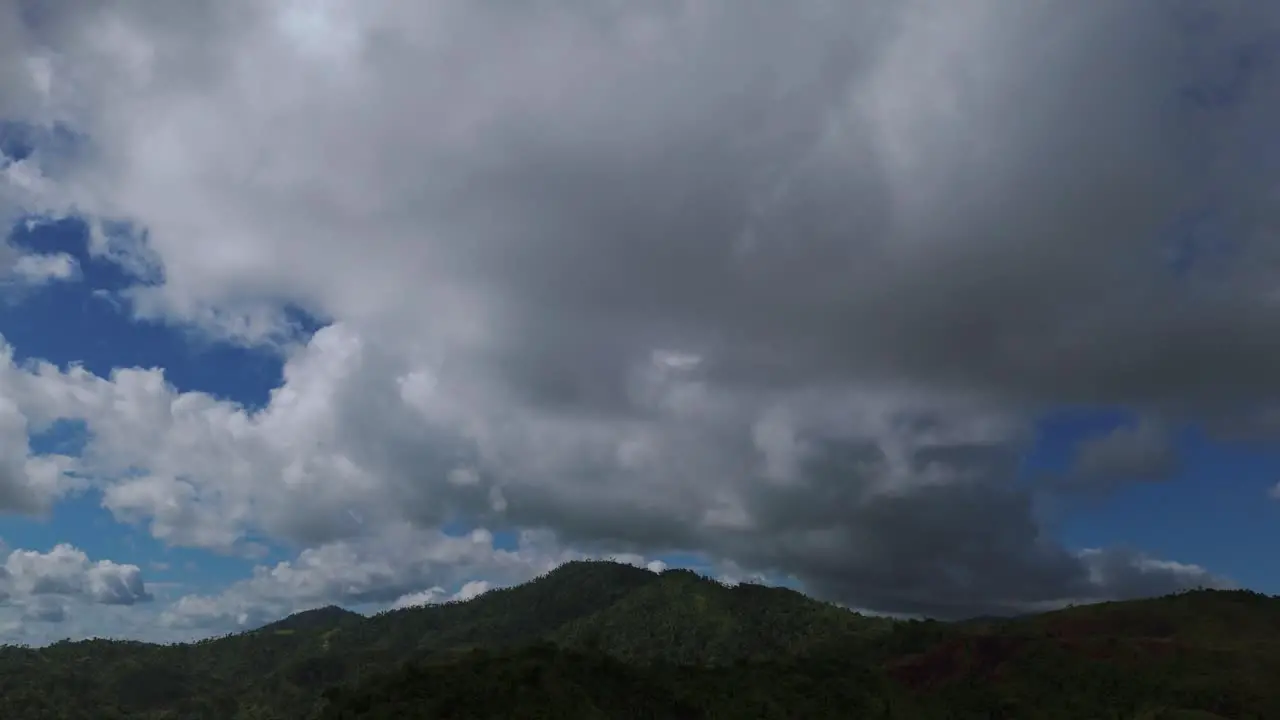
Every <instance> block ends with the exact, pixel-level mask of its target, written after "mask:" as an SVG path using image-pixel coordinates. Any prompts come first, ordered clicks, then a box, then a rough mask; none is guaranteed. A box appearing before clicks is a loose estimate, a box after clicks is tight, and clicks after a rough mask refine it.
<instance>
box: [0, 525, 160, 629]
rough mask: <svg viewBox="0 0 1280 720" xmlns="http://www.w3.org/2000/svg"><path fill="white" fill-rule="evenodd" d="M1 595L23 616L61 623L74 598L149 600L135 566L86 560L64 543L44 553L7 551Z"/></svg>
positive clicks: (0, 570) (127, 601)
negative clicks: (15, 606)
mask: <svg viewBox="0 0 1280 720" xmlns="http://www.w3.org/2000/svg"><path fill="white" fill-rule="evenodd" d="M0 596H2V597H3V598H4V600H5V602H6V603H8V604H12V605H17V606H19V607H21V608H22V610H23V616H24V617H25V618H28V619H34V620H41V621H44V622H61V621H62V620H63V619H65V618H66V613H67V605H68V603H70V602H74V601H79V602H87V603H96V604H101V605H133V604H135V603H140V602H146V601H149V600H151V599H152V595H151V593H150V592H148V591H147V587H146V584H145V583H144V582H143V578H142V571H141V570H140V569H139V568H138V566H136V565H122V564H119V563H115V562H112V561H111V560H97V561H91V560H90V559H89V556H88V555H86V554H85V553H84V551H83V550H80V549H78V548H75V547H72V546H71V545H67V544H60V545H56V546H54V547H53V549H52V550H50V551H49V552H47V553H42V552H39V551H36V550H14V551H12V552H10V553H9V554H8V557H6V558H5V561H4V564H3V565H2V566H0Z"/></svg>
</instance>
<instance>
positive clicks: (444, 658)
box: [0, 562, 1280, 720]
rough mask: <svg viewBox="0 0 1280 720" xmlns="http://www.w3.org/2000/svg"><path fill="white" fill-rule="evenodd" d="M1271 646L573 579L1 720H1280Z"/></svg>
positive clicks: (1208, 624)
mask: <svg viewBox="0 0 1280 720" xmlns="http://www.w3.org/2000/svg"><path fill="white" fill-rule="evenodd" d="M1278 631H1280V600H1277V599H1275V598H1270V597H1267V596H1263V595H1258V594H1256V593H1248V592H1241V591H1196V592H1188V593H1181V594H1178V595H1173V596H1168V597H1164V598H1157V599H1152V600H1142V601H1133V602H1123V603H1104V604H1098V605H1089V606H1081V607H1075V608H1069V609H1065V610H1060V611H1057V612H1052V613H1045V614H1042V615H1033V616H1026V617H1021V618H1013V619H1001V620H990V619H988V620H981V621H975V622H965V623H941V622H933V621H899V620H890V619H886V618H879V617H867V616H863V615H859V614H857V613H854V612H850V611H848V610H845V609H842V608H839V607H836V606H834V605H830V604H828V603H824V602H820V601H817V600H814V599H812V598H809V597H806V596H805V595H803V594H801V593H798V592H795V591H793V590H788V589H784V588H771V587H764V586H759V585H738V586H734V587H727V586H724V585H721V584H719V583H717V582H714V581H712V580H708V579H706V578H703V577H700V576H698V575H696V574H694V573H692V572H689V571H680V570H673V571H666V572H662V573H653V572H650V571H647V570H642V569H639V568H635V567H631V566H629V565H623V564H619V563H612V562H573V563H568V564H566V565H563V566H561V567H559V568H557V569H556V570H553V571H551V572H550V573H547V574H546V575H543V576H541V577H539V578H536V579H534V580H532V581H530V582H528V583H525V584H523V585H519V586H516V587H511V588H504V589H499V590H493V591H490V592H487V593H484V594H483V595H481V596H479V597H477V598H474V599H472V600H469V601H466V602H451V603H445V604H442V605H431V606H424V607H414V608H407V609H403V610H396V611H391V612H385V613H380V614H378V615H375V616H373V617H364V616H361V615H358V614H356V613H352V612H350V611H347V610H344V609H341V608H337V607H327V608H319V609H316V610H310V611H307V612H302V613H298V614H295V615H292V616H290V617H288V618H285V619H283V620H280V621H278V622H274V623H271V624H269V625H266V626H263V627H261V628H258V629H256V630H253V631H249V632H245V633H241V634H238V635H231V636H226V637H222V638H217V639H213V640H207V641H202V642H199V643H193V644H183V645H173V646H157V645H148V644H145V643H136V642H134V643H127V642H110V641H102V640H95V641H86V642H75V643H72V642H63V643H58V644H55V645H53V646H50V647H47V648H41V649H38V650H36V649H27V648H14V647H9V648H2V649H0V717H3V718H5V719H6V720H9V719H11V718H12V719H14V720H21V719H22V718H28V717H30V718H37V717H39V718H93V719H94V720H110V719H111V718H151V719H158V718H174V719H177V718H182V719H184V720H185V719H188V718H190V719H198V718H217V719H218V720H224V719H231V720H235V719H236V718H241V719H249V718H253V719H255V720H263V719H269V718H289V719H297V718H302V719H304V720H305V719H306V718H323V719H324V720H338V719H339V718H363V719H366V720H369V719H374V718H393V717H394V718H409V719H412V718H472V717H475V718H497V717H519V718H538V717H548V718H551V717H555V718H577V717H582V718H638V717H645V718H721V717H723V718H743V717H751V718H774V717H776V718H823V717H840V718H845V717H859V718H913V719H915V718H921V719H924V720H928V719H929V718H952V717H955V718H978V717H981V718H990V717H1008V718H1091V717H1105V718H1121V719H1123V720H1159V719H1160V718H1182V719H1183V720H1188V719H1194V718H1199V719H1200V720H1204V719H1205V718H1215V717H1223V718H1226V717H1230V718H1236V717H1256V718H1280V684H1276V683H1274V682H1273V678H1275V677H1277V676H1278V675H1277V673H1280V639H1278V638H1280V632H1278ZM514 708H519V711H518V712H516V711H515V710H514ZM513 713H514V714H513Z"/></svg>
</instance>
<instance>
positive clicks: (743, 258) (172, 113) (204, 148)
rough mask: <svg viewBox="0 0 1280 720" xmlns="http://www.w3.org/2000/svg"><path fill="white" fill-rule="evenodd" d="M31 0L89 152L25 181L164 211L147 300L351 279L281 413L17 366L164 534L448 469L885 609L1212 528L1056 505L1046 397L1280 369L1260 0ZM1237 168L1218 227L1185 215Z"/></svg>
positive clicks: (1201, 388) (396, 491)
mask: <svg viewBox="0 0 1280 720" xmlns="http://www.w3.org/2000/svg"><path fill="white" fill-rule="evenodd" d="M32 7H34V6H31V7H28V5H27V4H25V3H24V4H22V9H23V10H24V12H25V14H22V13H19V14H15V13H14V8H15V6H14V5H13V4H12V3H9V4H7V5H4V8H5V10H7V11H9V15H8V16H7V18H8V19H7V22H6V23H4V24H3V25H4V32H6V33H9V35H8V36H6V37H9V38H10V39H12V41H13V43H12V45H6V48H8V49H6V50H5V52H10V53H19V54H21V55H23V58H24V59H30V58H34V57H38V58H46V59H48V60H49V62H50V63H51V67H52V68H53V80H52V81H51V85H50V87H49V89H48V92H43V91H41V92H36V90H37V89H38V88H36V85H37V84H38V83H36V81H35V78H36V75H32V74H30V73H27V74H25V75H24V74H23V73H21V72H18V71H14V70H8V71H7V72H8V73H9V75H7V76H5V79H3V80H0V83H3V84H0V108H8V107H12V106H17V105H19V104H21V103H22V102H27V101H30V99H31V98H33V97H38V98H42V100H40V101H39V102H38V103H37V105H38V107H39V112H38V113H37V112H35V111H32V114H33V115H43V116H45V117H57V118H59V119H62V120H64V121H65V122H68V123H69V124H71V125H73V126H74V127H76V128H78V129H79V130H81V131H83V132H84V133H85V134H86V135H87V136H88V137H89V138H91V139H92V142H93V144H94V153H92V154H90V156H86V157H85V158H84V159H82V160H81V161H79V162H78V163H76V164H73V165H71V166H70V167H68V168H63V169H61V170H60V171H59V173H58V174H56V175H57V177H53V174H51V176H50V178H49V184H50V187H51V189H49V190H47V191H41V192H40V193H37V194H34V195H33V194H32V193H30V192H25V191H24V192H18V191H17V190H15V189H13V188H9V189H7V190H5V189H0V196H2V197H4V198H6V201H7V202H9V203H19V202H20V203H22V204H24V206H26V207H32V206H37V205H41V203H43V205H42V207H44V208H45V209H51V208H55V209H56V208H60V207H69V206H72V205H74V207H76V208H78V209H80V210H81V211H83V212H85V213H88V214H91V215H94V216H97V217H101V218H127V219H129V220H131V221H134V222H136V223H137V224H138V225H139V226H140V227H145V228H147V240H148V247H147V252H148V253H152V254H153V256H154V261H155V262H159V263H161V264H162V265H163V268H164V278H165V282H164V283H163V284H161V285H158V286H150V287H146V288H141V289H138V290H136V291H135V292H134V293H132V294H131V296H130V298H131V300H132V302H133V303H134V307H135V309H136V310H138V312H140V313H143V314H145V315H148V316H157V317H163V318H167V319H169V320H171V321H173V322H179V323H182V322H186V323H192V324H195V325H197V326H199V327H203V328H204V329H206V330H209V331H210V332H214V333H215V334H218V335H221V336H239V337H240V338H241V339H242V340H245V341H249V342H252V341H257V340H261V339H263V338H275V337H279V336H280V334H281V333H279V332H277V331H278V330H280V328H278V327H274V324H275V323H277V322H278V321H279V320H280V318H282V317H283V313H282V312H281V308H282V306H283V303H285V302H292V303H296V304H298V305H301V306H303V307H306V308H308V309H311V310H313V311H315V312H316V313H318V314H320V315H323V316H325V317H328V318H333V319H334V320H335V324H334V325H333V326H331V327H330V328H328V329H327V330H326V331H324V332H322V333H321V334H319V335H317V337H316V338H314V339H313V340H312V342H311V344H310V345H308V346H307V347H302V348H297V349H289V350H288V352H289V353H290V364H289V372H288V373H286V382H285V385H284V387H283V388H282V389H281V390H280V392H278V393H277V395H276V397H275V398H273V400H272V405H271V406H270V407H269V408H268V409H267V410H266V411H263V412H262V413H259V414H251V413H248V412H246V411H244V410H243V409H242V408H237V407H235V406H232V405H229V404H227V403H220V402H218V401H217V400H215V399H212V398H205V397H199V396H194V395H186V396H179V395H176V394H175V393H173V392H172V390H171V389H168V388H165V387H164V386H163V382H161V381H160V380H158V379H157V376H156V375H155V374H147V373H141V372H139V373H134V374H121V375H119V376H114V377H112V378H88V377H85V376H84V375H83V374H82V375H74V374H71V373H55V372H52V371H48V370H47V369H46V371H45V372H43V374H38V377H35V378H34V379H31V378H27V377H26V376H20V375H18V374H15V375H14V377H15V378H17V379H15V380H14V385H13V387H14V388H15V390H14V391H13V392H14V394H15V395H21V403H20V404H21V406H22V409H23V411H24V412H26V413H29V414H32V415H33V416H35V415H39V414H45V415H50V414H51V415H70V416H76V417H83V418H86V419H87V421H88V423H89V425H90V429H91V431H92V432H93V434H94V440H93V441H92V443H91V451H92V453H91V454H92V462H93V463H96V464H97V469H99V470H101V471H102V474H103V476H104V477H110V476H111V474H110V472H109V471H110V470H117V471H118V470H119V469H121V468H127V467H136V468H147V469H148V470H149V471H150V474H149V475H147V476H145V477H141V478H138V477H134V478H129V479H125V480H121V481H119V482H114V483H106V484H107V485H109V486H108V487H106V488H105V493H106V497H107V504H108V507H109V508H111V509H112V510H113V511H115V512H117V513H119V514H120V515H121V516H122V517H125V516H127V517H130V518H134V519H140V520H143V521H146V522H148V523H149V524H150V527H151V528H152V531H153V533H155V534H156V535H157V536H159V537H162V538H164V539H166V540H168V541H171V542H174V543H180V544H193V545H203V546H210V547H213V546H217V547H229V546H232V545H235V543H237V542H239V541H240V540H242V539H243V537H244V535H245V534H246V533H247V532H249V531H262V532H265V533H267V534H270V535H272V536H275V537H281V538H286V539H289V540H293V541H296V542H299V543H301V544H303V545H313V546H314V545H321V544H323V543H328V542H334V541H341V540H346V539H349V538H352V537H359V536H361V535H364V534H369V533H371V532H373V531H372V530H370V529H369V528H371V527H376V526H378V525H379V524H380V523H382V522H384V521H399V520H408V521H411V522H414V523H417V524H419V525H422V526H426V527H435V526H439V525H440V524H442V523H445V522H448V521H449V520H450V519H452V518H455V517H458V516H463V517H468V518H471V519H474V520H475V521H477V522H481V523H484V524H487V525H489V526H491V527H493V528H495V529H497V528H501V527H520V528H529V527H535V528H546V529H551V530H554V531H555V532H556V534H557V535H558V536H559V537H560V538H561V539H562V540H563V541H565V542H568V543H571V544H574V545H577V546H582V547H587V546H595V545H601V546H605V545H607V546H610V547H614V548H616V549H619V550H625V551H634V552H650V551H658V550H664V549H683V550H691V551H697V552H702V553H706V554H709V555H712V556H715V557H717V558H718V559H723V560H727V561H734V562H738V563H741V564H742V565H743V566H744V567H748V568H752V569H768V570H771V571H775V572H782V573H786V574H792V575H795V576H797V577H798V578H800V579H801V580H803V581H804V582H805V583H806V584H808V585H809V586H811V587H813V588H814V589H816V590H817V591H819V592H822V593H824V594H828V595H831V596H833V597H838V598H840V599H842V600H845V601H848V602H850V603H851V604H857V605H861V606H864V607H869V608H873V609H882V610H910V611H927V612H936V613H941V614H962V613H964V612H979V611H985V610H988V609H992V608H994V609H998V610H999V609H1006V610H1007V609H1011V608H1017V607H1026V606H1029V605H1033V604H1036V603H1042V602H1051V601H1054V600H1056V599H1063V598H1076V597H1085V596H1088V597H1094V596H1098V597H1101V596H1107V595H1109V594H1111V595H1115V594H1133V593H1140V592H1143V591H1144V589H1146V590H1150V591H1158V590H1160V589H1162V588H1166V587H1171V586H1173V585H1177V584H1179V583H1183V582H1190V581H1191V580H1192V579H1195V580H1196V581H1197V582H1198V581H1199V579H1198V578H1199V576H1196V578H1192V576H1193V575H1195V572H1200V571H1199V570H1196V571H1195V572H1192V571H1190V570H1187V569H1186V568H1183V567H1182V566H1173V565H1160V564H1159V563H1158V562H1157V561H1153V560H1150V559H1147V558H1145V557H1143V556H1140V555H1137V554H1133V553H1128V554H1124V553H1121V554H1103V555H1079V554H1076V553H1072V552H1069V551H1068V550H1067V549H1065V548H1064V547H1062V546H1061V544H1060V543H1058V542H1056V541H1055V540H1054V538H1052V537H1051V536H1049V535H1047V534H1046V532H1047V531H1046V530H1045V528H1043V527H1042V526H1041V524H1040V523H1038V522H1037V520H1036V518H1035V513H1034V512H1033V507H1034V497H1032V496H1031V495H1029V494H1028V493H1029V491H1028V490H1026V489H1025V488H1023V487H1022V486H1020V485H1018V484H1017V482H1016V462H1015V461H1016V458H1017V457H1018V456H1019V454H1020V453H1022V452H1024V451H1025V450H1026V447H1027V442H1028V440H1029V437H1028V435H1029V427H1030V421H1031V419H1032V418H1033V417H1034V415H1035V414H1036V413H1037V412H1039V411H1041V410H1043V409H1045V408H1048V407H1052V406H1055V405H1059V404H1071V405H1088V404H1100V405H1107V406H1129V407H1131V408H1133V409H1136V410H1139V411H1143V412H1151V413H1159V414H1161V415H1162V416H1165V417H1168V418H1171V421H1172V420H1177V421H1181V420H1213V421H1215V422H1217V421H1220V420H1221V421H1223V422H1226V421H1227V420H1230V419H1232V418H1235V417H1236V416H1238V415H1240V414H1241V413H1242V411H1244V410H1254V409H1256V406H1264V407H1265V406H1267V405H1272V404H1275V402H1276V399H1277V391H1280V386H1277V384H1276V379H1275V378H1276V375H1275V373H1274V372H1273V371H1272V368H1273V367H1274V366H1275V364H1276V362H1277V360H1280V345H1278V344H1277V343H1275V342H1272V341H1270V340H1268V338H1269V337H1271V336H1272V335H1273V333H1272V332H1271V328H1272V327H1273V326H1274V325H1275V323H1276V322H1277V321H1280V316H1278V315H1277V312H1280V311H1278V310H1277V307H1278V306H1277V305H1276V304H1275V303H1274V302H1272V301H1271V299H1270V294H1271V293H1272V292H1273V290H1272V286H1273V284H1274V267H1275V263H1274V259H1275V257H1276V252H1275V241H1274V237H1275V235H1274V229H1275V227H1276V224H1275V217H1274V214H1273V213H1274V210H1272V209H1271V203H1272V198H1273V196H1272V192H1273V188H1274V185H1275V180H1276V177H1275V171H1276V165H1275V162H1274V161H1275V159H1276V158H1271V157H1269V156H1268V155H1267V154H1266V152H1263V151H1260V150H1258V148H1261V147H1267V146H1268V145H1267V143H1265V142H1262V141H1263V140H1264V139H1266V138H1269V135H1270V133H1271V132H1272V128H1273V127H1274V126H1275V121H1276V120H1278V119H1280V117H1277V115H1278V113H1280V90H1277V89H1276V88H1280V83H1276V82H1273V81H1271V82H1268V80H1269V79H1270V80H1274V78H1271V77H1270V76H1271V75H1273V74H1274V70H1273V68H1271V67H1270V65H1269V64H1268V62H1266V58H1267V57H1269V56H1268V53H1269V52H1271V51H1270V50H1269V49H1268V48H1270V47H1272V46H1273V43H1272V44H1268V43H1271V42H1272V41H1271V38H1273V37H1274V36H1275V31H1276V30H1277V29H1278V28H1280V13H1278V12H1276V11H1274V10H1272V9H1269V8H1267V7H1266V6H1263V5H1260V4H1256V3H1247V2H1243V1H1237V0H1232V1H1229V2H1219V3H1209V2H1200V1H1198V0H1187V2H1183V3H1165V2H1157V1H1156V0H1139V1H1137V2H1129V3H1088V4H1081V3H1048V2H1032V3H1024V4H1021V5H1019V9H1018V10H1017V11H1016V12H1010V11H1009V10H1008V6H1007V4H1006V3H1000V2H995V1H994V0H991V1H988V0H981V1H979V2H969V3H964V4H963V5H961V4H957V3H952V2H943V1H942V0H912V1H910V2H860V3H833V2H822V1H820V0H813V1H812V2H799V3H788V4H779V3H773V2H764V1H763V0H760V1H756V0H750V1H747V2H742V1H738V2H700V3H693V2H678V1H675V0H672V1H671V2H661V3H646V4H642V5H637V4H626V5H608V4H605V5H596V4H583V3H575V2H563V3H551V2H543V3H525V4H520V5H513V4H502V3H475V2H454V1H450V0H436V1H433V2H422V3H390V2H385V3H384V2H361V3H355V2H351V3H331V4H329V5H327V6H326V7H329V8H330V9H329V10H327V11H326V10H323V9H313V12H312V14H310V15H308V16H305V17H303V16H298V15H289V14H288V12H286V11H285V10H283V9H281V8H280V7H278V6H269V5H263V4H261V3H253V2H217V3H214V2H196V3H189V4H187V5H184V8H183V11H182V12H177V11H156V10H155V8H154V7H153V5H152V4H150V3H139V2H130V1H128V0H117V1H116V2H112V3H105V4H96V3H59V4H57V5H56V6H55V5H48V6H45V5H43V4H42V5H41V6H40V7H41V9H40V10H39V12H38V13H37V12H35V11H34V10H33V9H32ZM326 12H328V13H330V14H329V15H326V14H325V13H326ZM13 48H19V49H16V50H15V49H13ZM1251 53H1252V55H1251ZM1249 57H1252V58H1253V60H1251V61H1247V58H1249ZM3 187H4V186H0V188H3ZM1205 208H1209V209H1210V210H1211V212H1210V213H1208V214H1209V215H1210V216H1212V217H1213V218H1217V222H1218V224H1220V225H1222V226H1223V227H1224V230H1223V232H1225V233H1227V234H1228V235H1229V236H1230V237H1231V238H1232V240H1233V244H1232V246H1231V249H1230V251H1229V252H1219V253H1214V252H1212V251H1211V250H1212V247H1211V245H1212V244H1211V243H1209V244H1208V245H1206V242H1207V241H1206V240H1205V238H1203V237H1198V236H1197V237H1192V238H1186V237H1183V235H1185V233H1182V231H1183V230H1184V229H1185V227H1186V226H1185V224H1182V223H1180V220H1181V219H1182V218H1184V217H1186V216H1188V215H1189V214H1190V213H1192V212H1193V211H1201V210H1204V209H1205ZM35 209H39V208H35ZM1180 233H1181V234H1180ZM1202 235H1203V233H1202ZM1175 250H1176V251H1177V252H1175ZM122 252H123V251H122ZM1179 254H1180V255H1181V256H1182V257H1184V258H1185V257H1186V256H1191V257H1192V258H1193V259H1194V262H1192V263H1190V265H1189V268H1184V267H1182V266H1181V265H1178V263H1175V262H1173V261H1172V260H1171V257H1173V256H1174V255H1179ZM118 255H119V259H121V260H122V261H125V260H127V258H125V257H124V255H127V253H124V255H120V254H119V253H118ZM285 334H287V333H285ZM15 372H16V371H15ZM67 388H75V390H74V391H72V390H69V389H67ZM108 398H111V400H110V401H108ZM126 399H127V400H128V401H130V402H134V401H136V402H137V405H129V404H128V403H126V402H125V400H126ZM126 405H127V406H128V407H137V408H139V409H140V410H139V412H137V413H133V414H125V413H121V412H119V410H118V408H120V407H124V406H126ZM143 408H145V409H147V410H146V411H145V412H144V411H142V410H141V409H143ZM1120 442H1121V441H1120V440H1117V441H1115V443H1117V444H1118V443H1120ZM1106 447H1107V446H1106V445H1104V446H1103V448H1104V449H1103V450H1096V451H1088V453H1093V454H1095V455H1099V456H1100V457H1102V459H1100V460H1097V461H1096V462H1097V463H1100V464H1101V465H1106V464H1107V463H1108V462H1109V461H1106V455H1107V453H1108V452H1110V451H1108V450H1106ZM1117 452H1118V451H1117ZM1088 453H1086V455H1088ZM1139 455H1140V456H1141V458H1139V459H1143V458H1145V459H1150V456H1149V455H1142V454H1141V453H1139ZM1133 459H1134V458H1133V457H1130V458H1128V460H1133ZM1112 460H1116V461H1117V462H1119V461H1120V460H1125V458H1122V457H1120V456H1119V455H1116V456H1115V457H1112ZM1128 460H1125V461H1126V462H1127V461H1128ZM1092 462H1095V461H1092V460H1090V461H1086V463H1085V464H1086V465H1088V464H1089V463H1092ZM1121 464H1123V463H1121ZM1132 469H1133V466H1131V467H1130V468H1129V470H1128V471H1132ZM450 478H467V479H468V481H467V482H454V481H451V480H450ZM357 518H363V520H359V519H357ZM1102 552H1104V553H1113V552H1116V553H1118V552H1119V551H1102ZM1099 558H1104V559H1105V561H1106V563H1107V564H1106V568H1107V570H1106V572H1099V571H1097V568H1098V567H1099V566H1098V563H1100V562H1103V561H1102V560H1100V559H1099ZM1124 568H1128V570H1125V569H1124ZM418 579H419V580H421V581H423V582H424V583H425V582H427V581H428V580H429V578H425V577H422V578H418ZM388 587H393V588H394V589H396V590H397V591H399V590H401V589H403V588H399V587H396V584H395V583H394V582H391V581H388ZM426 587H430V584H427V585H426ZM415 589H416V590H420V589H421V588H410V589H409V590H410V591H412V590H415Z"/></svg>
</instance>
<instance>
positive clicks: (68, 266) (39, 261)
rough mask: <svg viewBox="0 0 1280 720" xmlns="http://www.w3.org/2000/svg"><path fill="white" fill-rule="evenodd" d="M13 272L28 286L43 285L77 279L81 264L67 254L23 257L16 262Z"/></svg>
mask: <svg viewBox="0 0 1280 720" xmlns="http://www.w3.org/2000/svg"><path fill="white" fill-rule="evenodd" d="M12 272H13V274H14V275H15V276H17V277H18V278H19V279H20V280H21V281H22V282H23V283H25V284H27V285H43V284H45V283H48V282H53V281H55V280H73V279H75V278H77V277H78V276H79V274H80V264H79V262H78V261H77V260H76V259H75V258H73V257H71V256H70V255H68V254H66V253H55V254H52V255H23V256H21V257H19V258H18V259H17V260H16V261H15V262H14V264H13V270H12Z"/></svg>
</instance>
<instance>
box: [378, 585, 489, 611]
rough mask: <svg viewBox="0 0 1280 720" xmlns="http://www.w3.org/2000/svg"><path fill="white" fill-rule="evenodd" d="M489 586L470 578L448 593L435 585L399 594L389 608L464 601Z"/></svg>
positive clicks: (476, 595) (487, 589)
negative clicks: (455, 590)
mask: <svg viewBox="0 0 1280 720" xmlns="http://www.w3.org/2000/svg"><path fill="white" fill-rule="evenodd" d="M489 587H490V586H489V582H488V581H486V580H472V581H470V582H467V583H465V584H463V586H462V587H461V588H459V589H458V592H456V593H453V594H449V592H448V591H447V590H445V589H444V588H442V587H440V586H438V585H437V586H435V587H432V588H428V589H426V590H421V591H419V592H415V593H409V594H408V595H401V596H400V597H398V598H396V601H395V602H393V603H391V609H392V610H402V609H404V608H411V607H418V606H421V605H437V604H439V603H444V602H465V601H467V600H471V599H473V598H476V597H478V596H480V595H483V594H484V593H486V592H488V591H489Z"/></svg>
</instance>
